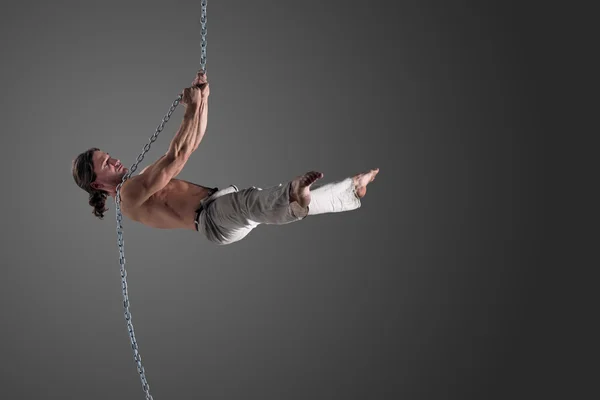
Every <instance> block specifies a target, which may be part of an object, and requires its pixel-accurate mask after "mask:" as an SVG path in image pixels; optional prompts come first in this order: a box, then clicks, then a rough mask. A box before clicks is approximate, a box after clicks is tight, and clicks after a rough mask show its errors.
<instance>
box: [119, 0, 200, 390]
mask: <svg viewBox="0 0 600 400" xmlns="http://www.w3.org/2000/svg"><path fill="white" fill-rule="evenodd" d="M206 1H207V0H202V17H201V19H200V21H201V23H202V57H201V61H200V65H201V69H202V70H203V71H206ZM181 99H182V95H181V94H180V95H179V96H178V97H177V99H175V101H174V102H173V104H172V105H171V108H170V109H169V112H168V113H167V115H165V117H164V118H163V119H162V122H161V123H160V125H159V126H158V128H156V132H154V134H153V135H152V137H150V140H149V143H146V145H145V146H144V151H143V152H142V153H141V154H140V155H139V156H138V157H137V159H136V162H135V163H134V164H133V165H132V166H131V168H130V169H129V171H128V172H127V173H126V174H125V176H123V179H122V181H121V183H119V185H118V186H117V195H116V196H115V204H116V207H115V208H116V214H117V236H118V239H117V244H118V245H119V263H120V264H121V283H122V286H121V289H122V290H123V307H124V308H125V320H126V321H127V331H128V332H129V338H130V339H131V348H132V349H133V360H134V361H135V363H136V365H137V370H138V373H139V374H140V380H141V382H142V390H143V391H144V394H145V395H146V400H153V398H152V395H151V394H150V386H149V385H148V381H147V380H146V372H145V370H144V367H143V366H142V356H141V355H140V352H139V348H138V344H137V340H136V339H135V333H134V330H133V323H132V318H131V312H130V311H129V294H128V291H127V271H126V270H125V242H124V241H123V226H122V225H121V222H122V220H123V216H122V214H121V186H123V184H124V183H125V181H126V180H127V179H129V178H130V177H131V174H133V173H134V172H135V170H136V169H137V167H138V164H139V163H140V162H141V161H142V160H143V159H144V155H145V154H146V153H147V152H148V151H149V150H150V147H151V146H152V143H154V142H155V141H156V139H157V137H158V135H159V134H160V133H161V132H162V130H163V129H164V127H165V124H166V123H167V122H168V121H169V119H171V115H172V114H173V112H174V111H175V109H176V108H177V106H178V105H179V102H180V101H181Z"/></svg>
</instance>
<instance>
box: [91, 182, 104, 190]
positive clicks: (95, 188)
mask: <svg viewBox="0 0 600 400" xmlns="http://www.w3.org/2000/svg"><path fill="white" fill-rule="evenodd" d="M90 186H91V187H92V189H94V190H100V189H102V185H101V184H99V183H96V182H92V183H91V184H90Z"/></svg>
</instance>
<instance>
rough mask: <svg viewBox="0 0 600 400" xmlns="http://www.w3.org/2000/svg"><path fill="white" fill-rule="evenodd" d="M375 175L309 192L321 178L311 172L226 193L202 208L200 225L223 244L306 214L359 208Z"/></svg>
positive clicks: (349, 179)
mask: <svg viewBox="0 0 600 400" xmlns="http://www.w3.org/2000/svg"><path fill="white" fill-rule="evenodd" d="M378 172H379V170H378V169H375V170H371V171H369V172H366V173H363V174H359V175H355V176H354V177H352V178H347V179H344V180H342V181H340V182H334V183H328V184H326V185H323V186H321V187H319V188H315V189H314V190H312V191H311V186H312V185H313V184H314V183H315V182H316V181H317V180H319V179H321V178H322V177H323V174H322V173H320V172H314V171H313V172H308V173H306V174H304V175H302V176H299V177H297V178H296V179H294V180H293V181H291V182H288V183H287V184H279V185H277V186H272V187H269V188H266V189H260V188H256V187H251V188H248V189H243V190H240V191H238V192H235V193H229V194H227V195H224V196H222V197H219V198H217V199H215V200H214V201H212V202H211V203H210V204H209V205H208V206H207V207H206V210H205V212H204V213H203V214H205V215H204V217H203V219H204V221H203V225H205V226H207V227H209V228H210V230H211V231H212V232H215V233H216V236H217V237H218V238H219V240H218V242H220V243H222V244H227V243H232V242H234V241H237V240H240V239H242V238H243V237H245V236H246V235H247V234H248V233H250V231H251V230H252V229H254V228H255V227H256V226H258V225H260V224H268V225H284V224H288V223H291V222H295V221H299V220H301V219H303V218H305V217H306V216H308V215H317V214H323V213H333V212H343V211H350V210H354V209H357V208H359V207H360V198H362V197H363V196H364V195H365V194H366V186H367V184H369V183H370V182H372V181H373V180H374V179H375V175H377V173H378Z"/></svg>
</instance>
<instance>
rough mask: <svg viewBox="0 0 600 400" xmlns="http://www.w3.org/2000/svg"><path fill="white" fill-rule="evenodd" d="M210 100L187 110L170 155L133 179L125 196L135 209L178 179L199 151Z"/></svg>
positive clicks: (170, 149) (172, 144)
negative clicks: (196, 151) (194, 153)
mask: <svg viewBox="0 0 600 400" xmlns="http://www.w3.org/2000/svg"><path fill="white" fill-rule="evenodd" d="M207 115H208V98H202V99H201V100H200V101H199V103H198V104H190V105H188V106H187V108H186V110H185V114H184V117H183V121H182V122H181V125H180V127H179V130H178V131H177V133H176V134H175V136H174V137H173V140H171V143H170V145H169V149H168V150H167V153H166V154H165V155H164V156H162V157H161V158H159V159H158V160H157V161H156V162H154V163H153V164H151V165H149V166H148V167H146V168H145V169H144V171H143V174H140V175H138V176H137V177H135V179H132V180H130V183H129V185H128V186H127V187H125V186H124V187H123V189H124V190H125V189H127V190H126V192H124V193H122V195H123V197H124V198H126V199H127V202H128V203H129V204H131V205H132V206H138V205H141V204H143V203H144V202H145V201H146V200H148V198H150V196H152V195H153V194H154V193H156V192H158V191H159V190H161V189H162V188H164V187H165V186H166V185H167V184H168V183H169V182H170V181H171V179H173V178H174V177H175V176H177V175H178V174H179V173H180V172H181V170H182V169H183V167H184V166H185V164H186V163H187V161H188V159H189V157H190V155H191V154H192V153H193V152H194V151H195V150H196V149H197V148H198V145H199V144H200V141H201V140H202V137H203V136H204V133H205V132H206V127H207V118H206V117H207Z"/></svg>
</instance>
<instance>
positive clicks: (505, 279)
mask: <svg viewBox="0 0 600 400" xmlns="http://www.w3.org/2000/svg"><path fill="white" fill-rule="evenodd" d="M490 4H491V3H488V5H486V6H483V5H482V4H481V3H479V2H474V1H472V2H466V1H461V2H453V3H452V4H450V3H449V2H448V3H446V2H441V1H440V2H437V3H434V2H431V1H429V2H391V1H387V2H386V1H370V2H358V1H349V0H346V1H343V2H341V1H315V0H310V1H303V2H299V1H292V0H286V1H282V0H278V1H266V0H255V1H240V0H238V1H214V0H213V1H209V3H208V77H209V80H210V82H211V98H210V111H209V127H208V132H207V134H206V136H205V138H204V140H203V142H202V143H201V145H200V147H199V149H198V150H197V152H196V153H195V154H194V156H193V157H192V158H191V160H190V161H189V162H188V164H187V166H186V168H185V169H184V170H183V172H182V173H181V178H183V179H187V180H191V181H194V182H197V183H199V184H203V185H207V186H219V187H224V186H226V185H228V184H232V183H234V184H236V185H238V186H240V187H245V186H251V185H255V186H262V187H265V186H268V185H272V184H277V183H280V182H284V181H286V180H288V179H291V178H293V177H294V176H296V175H298V174H300V173H303V172H305V171H307V170H311V169H316V170H320V171H322V172H324V174H325V180H326V181H328V180H333V179H339V178H343V177H346V176H349V175H352V174H355V173H358V172H361V171H363V170H366V169H369V168H373V167H379V168H380V169H381V172H380V174H379V176H378V177H377V180H376V181H375V182H374V183H373V184H371V185H370V187H369V191H368V193H367V196H366V197H365V199H364V202H363V207H362V208H361V209H359V210H358V211H355V212H350V213H345V214H330V215H323V216H319V217H314V218H309V219H307V220H305V221H303V222H301V223H296V224H291V225H286V226H282V227H272V226H262V227H259V228H258V229H257V230H255V231H254V232H253V233H252V234H251V235H250V236H248V237H247V238H246V239H245V240H243V241H242V242H239V243H237V244H235V245H231V246H225V247H217V246H214V245H211V244H209V243H208V242H207V241H205V239H204V238H203V237H201V236H200V235H199V234H194V233H192V232H189V231H161V230H153V229H150V228H146V227H144V226H141V225H139V224H136V223H133V222H131V221H129V220H125V222H124V237H125V253H126V255H127V269H128V273H129V275H128V280H129V291H130V296H131V306H132V313H133V321H134V326H135V329H136V336H137V338H138V342H139V345H140V350H141V354H142V358H143V364H144V366H145V368H146V373H147V377H148V380H149V383H150V388H151V393H152V394H153V396H154V398H155V399H156V400H160V399H167V398H169V399H174V398H205V399H242V398H244V399H262V400H267V399H290V400H291V399H313V400H316V399H350V398H351V399H378V400H379V399H381V400H384V399H385V400H387V399H400V398H402V399H449V398H452V399H466V398H474V399H492V398H494V399H506V398H512V399H514V398H531V397H532V396H533V397H537V396H538V395H540V391H541V390H542V389H541V386H539V385H538V384H539V383H540V382H545V386H544V390H549V391H554V392H555V393H556V391H557V390H558V387H555V386H553V383H552V382H548V381H545V379H546V378H545V376H544V374H543V373H542V371H541V369H539V368H538V367H539V365H541V364H545V363H546V361H548V360H544V359H543V358H540V357H543V356H542V354H543V353H542V351H541V345H540V344H539V343H540V342H539V341H537V339H539V338H537V339H536V336H534V335H533V333H532V332H533V331H532V330H531V329H529V328H532V327H534V325H535V320H536V315H537V312H538V311H536V309H535V308H534V307H533V305H532V304H533V301H534V300H535V288H536V284H535V275H534V274H533V273H532V270H531V268H530V267H531V265H532V264H533V263H534V262H535V251H536V250H537V249H538V248H539V246H540V243H541V239H540V236H539V235H538V234H537V233H538V232H536V228H538V227H539V226H538V225H536V224H535V223H534V222H535V219H536V217H537V214H536V204H537V203H536V202H537V201H538V199H536V196H535V190H536V187H537V185H538V184H539V183H538V182H539V166H538V158H539V157H541V155H540V150H539V147H538V146H536V145H535V142H534V141H533V140H532V139H531V137H530V136H529V135H528V134H529V133H531V132H532V131H535V129H536V128H537V120H538V118H539V110H538V108H537V105H536V104H537V103H536V99H535V96H536V91H537V89H538V88H537V87H536V84H535V83H534V82H535V81H534V80H533V78H534V76H535V74H536V71H535V69H534V68H533V67H532V65H533V64H532V60H531V57H532V54H533V53H534V52H533V51H532V49H534V48H535V47H534V46H535V45H536V43H535V42H534V41H533V40H530V37H529V36H528V35H527V34H526V30H525V29H526V27H527V26H528V24H529V23H530V21H531V18H532V15H534V12H533V11H532V10H530V9H527V8H525V7H524V6H521V7H519V8H516V7H513V6H511V5H510V4H509V3H504V2H502V3H501V4H504V5H493V6H492V5H490ZM10 7H11V8H10V9H8V8H7V9H5V10H3V12H2V14H1V15H0V22H1V23H0V30H1V39H0V40H1V41H0V46H1V50H2V71H1V72H2V73H1V75H0V83H1V86H2V89H3V90H2V93H1V97H0V98H1V101H2V103H1V104H2V128H3V132H2V135H1V141H2V142H1V145H2V149H3V152H2V159H1V161H0V162H1V163H2V164H1V165H2V171H3V175H2V176H3V185H4V194H3V197H2V208H3V211H4V212H3V222H4V229H3V235H4V237H3V241H2V278H1V279H0V300H1V303H0V313H1V318H2V319H1V323H2V326H1V335H2V336H1V341H0V360H1V363H0V368H1V370H0V398H2V399H33V398H46V399H84V398H85V399H105V398H110V399H136V398H143V396H142V391H141V388H140V382H139V378H138V374H137V371H136V367H135V364H134V363H133V359H132V357H133V356H132V351H131V348H130V344H129V338H128V335H127V331H126V325H125V320H124V317H123V309H122V298H121V290H120V286H121V283H120V274H119V262H118V247H117V243H116V238H117V235H116V222H115V218H114V216H115V213H114V203H113V201H112V200H110V201H109V203H108V207H109V209H110V210H109V211H108V212H107V214H106V218H105V220H104V221H99V220H97V219H96V218H95V217H94V216H93V215H92V214H91V211H92V209H91V207H90V206H89V205H88V204H87V194H86V193H84V192H83V191H81V190H80V189H79V188H78V187H77V186H76V185H75V184H74V182H73V180H72V176H71V171H70V166H71V161H72V160H73V159H74V157H75V156H76V155H77V154H78V153H79V152H81V151H84V150H86V149H87V148H89V147H91V146H97V147H100V148H102V149H104V150H106V151H108V152H110V153H111V154H112V155H115V156H117V157H120V158H121V160H122V161H123V163H124V164H126V165H131V164H133V162H134V161H135V157H136V156H137V155H138V154H139V153H140V152H141V150H142V147H143V145H144V144H145V143H146V142H147V140H148V138H149V137H150V136H151V135H152V133H154V130H155V129H156V127H157V125H158V124H159V123H160V120H161V119H162V117H163V115H165V114H166V112H167V111H168V108H169V106H170V104H171V102H172V101H173V100H174V99H175V98H176V96H177V94H178V93H179V92H180V91H181V89H183V88H184V87H185V86H187V85H189V83H190V82H191V80H192V79H193V77H194V73H195V71H196V69H197V68H198V64H199V55H200V51H199V39H200V36H199V29H200V27H199V21H198V19H199V15H200V1H171V2H148V1H125V2H116V1H102V2H90V1H77V2H76V1H59V2H42V1H21V2H19V3H17V4H16V5H11V6H10ZM182 109H183V108H182V107H179V108H178V109H177V111H176V112H175V114H174V115H173V118H172V119H171V121H169V123H168V125H167V127H166V128H165V130H164V131H163V133H162V134H161V136H159V139H158V141H157V142H156V143H155V144H154V145H153V146H152V149H151V151H150V153H149V154H148V155H147V156H146V158H145V160H144V161H143V162H142V164H141V168H143V167H144V166H147V165H148V163H149V162H151V161H153V160H155V159H156V158H157V157H159V156H160V155H161V154H163V153H164V152H165V151H166V149H167V146H168V144H169V141H170V139H171V138H172V136H173V135H174V133H175V131H176V129H177V128H178V126H179V123H180V121H181V117H182ZM141 168H140V169H141ZM138 171H139V170H138ZM546 365H547V364H546ZM554 384H556V383H554Z"/></svg>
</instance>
